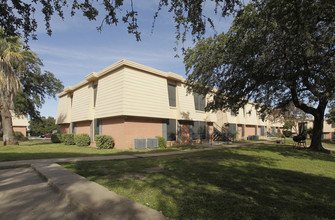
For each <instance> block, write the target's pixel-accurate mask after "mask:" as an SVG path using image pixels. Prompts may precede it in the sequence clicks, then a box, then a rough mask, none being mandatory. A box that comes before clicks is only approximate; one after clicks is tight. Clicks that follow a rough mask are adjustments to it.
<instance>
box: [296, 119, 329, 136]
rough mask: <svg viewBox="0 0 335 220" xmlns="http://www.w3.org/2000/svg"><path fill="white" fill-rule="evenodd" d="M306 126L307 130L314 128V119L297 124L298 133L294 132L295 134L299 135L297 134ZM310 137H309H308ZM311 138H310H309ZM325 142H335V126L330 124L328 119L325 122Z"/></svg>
mask: <svg viewBox="0 0 335 220" xmlns="http://www.w3.org/2000/svg"><path fill="white" fill-rule="evenodd" d="M302 125H304V126H305V129H308V128H313V126H314V122H313V120H312V119H306V120H304V121H302V122H298V123H297V126H296V127H297V129H296V130H298V131H293V132H294V134H297V132H298V133H299V132H301V131H300V130H301V126H302ZM308 137H309V136H308ZM309 138H310V137H309ZM322 139H323V140H335V124H328V123H327V119H325V120H324V121H323V134H322Z"/></svg>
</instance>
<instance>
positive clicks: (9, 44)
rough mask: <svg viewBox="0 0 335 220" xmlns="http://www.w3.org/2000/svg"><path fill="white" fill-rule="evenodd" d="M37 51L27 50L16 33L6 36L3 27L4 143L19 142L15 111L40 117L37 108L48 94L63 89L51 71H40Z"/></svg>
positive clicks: (1, 97)
mask: <svg viewBox="0 0 335 220" xmlns="http://www.w3.org/2000/svg"><path fill="white" fill-rule="evenodd" d="M42 65H43V64H42V62H41V60H40V59H39V58H38V56H37V54H35V53H34V52H32V51H30V50H29V49H24V44H23V42H22V41H21V39H20V38H19V37H17V36H10V37H6V35H5V33H4V31H3V29H2V28H1V27H0V92H1V93H0V94H1V95H0V110H1V122H2V123H1V125H2V127H3V139H4V145H16V144H18V142H17V140H15V136H14V131H13V125H12V115H11V114H12V113H11V112H13V111H14V109H15V113H16V115H25V114H29V115H30V117H31V118H32V119H35V118H38V117H39V112H38V108H40V107H41V106H42V104H43V103H44V100H45V97H46V96H51V97H55V96H56V94H57V93H58V92H60V91H61V90H62V89H63V85H62V83H61V81H60V80H58V79H56V78H55V77H54V75H53V74H52V73H50V72H45V73H44V74H42V73H41V66H42Z"/></svg>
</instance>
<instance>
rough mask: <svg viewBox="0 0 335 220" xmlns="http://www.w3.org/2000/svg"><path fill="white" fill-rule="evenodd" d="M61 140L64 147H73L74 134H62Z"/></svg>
mask: <svg viewBox="0 0 335 220" xmlns="http://www.w3.org/2000/svg"><path fill="white" fill-rule="evenodd" d="M62 139H63V142H64V144H65V145H75V142H74V134H63V135H62Z"/></svg>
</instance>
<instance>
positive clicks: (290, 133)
mask: <svg viewBox="0 0 335 220" xmlns="http://www.w3.org/2000/svg"><path fill="white" fill-rule="evenodd" d="M283 134H284V135H285V137H291V135H292V131H283Z"/></svg>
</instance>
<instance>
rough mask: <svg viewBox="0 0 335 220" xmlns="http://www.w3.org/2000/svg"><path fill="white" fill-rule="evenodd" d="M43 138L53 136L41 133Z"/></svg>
mask: <svg viewBox="0 0 335 220" xmlns="http://www.w3.org/2000/svg"><path fill="white" fill-rule="evenodd" d="M41 138H51V134H43V135H41Z"/></svg>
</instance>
